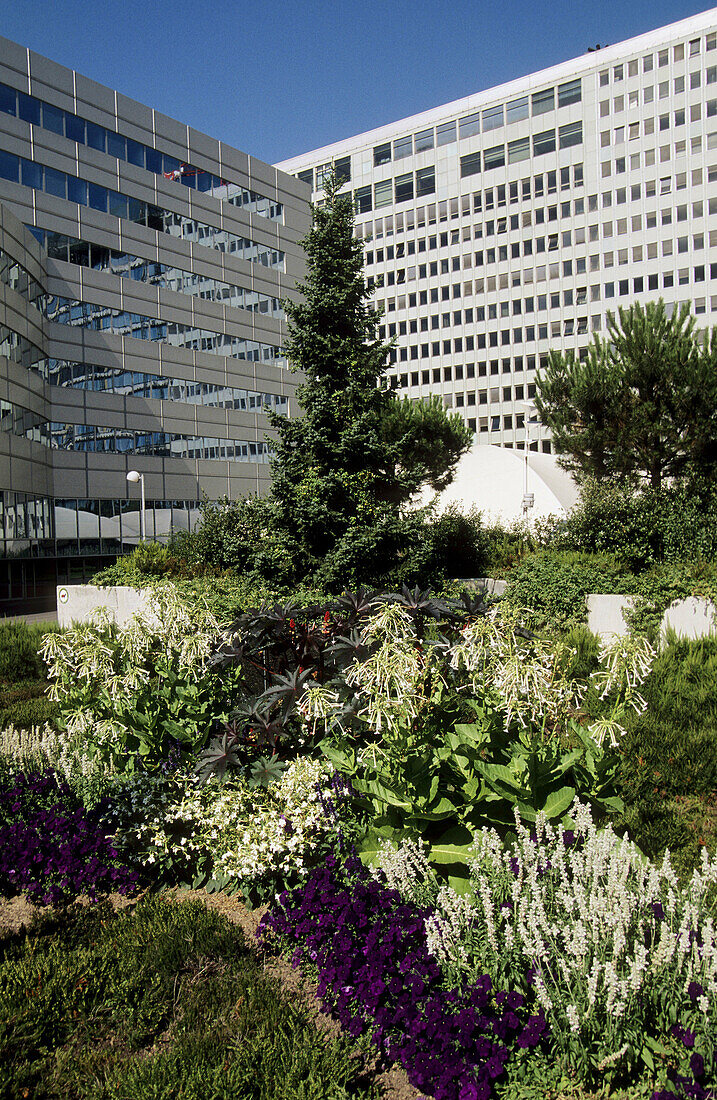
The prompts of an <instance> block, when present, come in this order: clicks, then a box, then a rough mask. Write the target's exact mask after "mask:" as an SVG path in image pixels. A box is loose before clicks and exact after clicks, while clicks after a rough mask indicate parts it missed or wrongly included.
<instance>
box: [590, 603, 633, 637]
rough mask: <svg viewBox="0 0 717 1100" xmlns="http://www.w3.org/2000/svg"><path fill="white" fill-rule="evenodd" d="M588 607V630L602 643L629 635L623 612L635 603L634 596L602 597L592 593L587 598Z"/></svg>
mask: <svg viewBox="0 0 717 1100" xmlns="http://www.w3.org/2000/svg"><path fill="white" fill-rule="evenodd" d="M586 599H587V605H588V630H591V631H592V632H593V634H597V636H598V638H600V639H602V641H609V639H610V638H614V637H616V636H618V635H619V636H622V635H623V634H627V629H628V628H627V623H626V622H625V617H624V615H623V611H626V610H627V609H628V608H630V607H632V606H633V605H634V603H635V599H634V597H633V596H613V595H610V596H601V595H597V594H596V593H594V592H591V593H590V595H589V596H587V597H586Z"/></svg>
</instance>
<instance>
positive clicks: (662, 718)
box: [620, 638, 717, 870]
mask: <svg viewBox="0 0 717 1100" xmlns="http://www.w3.org/2000/svg"><path fill="white" fill-rule="evenodd" d="M641 690H642V695H643V697H644V698H645V701H646V702H647V708H646V710H645V711H644V712H643V713H642V714H633V715H632V717H631V718H630V720H629V722H628V725H627V734H626V736H625V738H624V740H623V746H622V766H621V779H620V784H621V789H622V792H623V798H624V801H625V803H626V806H627V807H628V808H627V810H626V813H625V816H624V822H623V823H624V824H625V825H627V826H628V827H629V828H630V830H631V832H632V834H633V836H634V837H635V840H636V841H637V843H638V844H639V845H640V846H641V847H642V848H643V850H644V851H645V852H646V853H647V854H649V855H651V856H654V857H659V856H661V855H662V853H663V852H664V850H665V848H669V849H670V851H671V852H672V853H673V854H674V855H676V856H677V859H678V864H679V866H680V867H681V869H683V870H689V868H690V867H691V866H692V864H693V863H694V861H695V860H696V858H697V855H698V849H699V843H698V842H699V840H700V837H701V836H702V833H703V832H705V828H704V823H703V822H702V820H701V817H702V816H704V813H707V810H708V807H709V805H710V803H711V802H712V801H713V799H714V796H715V793H716V792H717V638H705V639H702V640H700V641H687V640H681V641H673V643H672V644H671V645H669V646H667V647H666V648H665V649H664V650H663V651H662V652H661V653H660V654H659V656H658V657H657V660H656V661H655V664H654V666H653V670H652V673H651V675H650V676H649V678H648V679H647V680H646V681H645V683H644V685H643V687H642V689H641ZM695 800H697V804H696V803H695ZM700 805H701V806H702V810H700V809H699V806H700ZM689 806H692V810H691V812H688V811H689ZM707 816H708V818H709V817H710V816H711V817H713V818H714V813H713V812H712V813H711V814H710V813H707ZM710 828H712V831H713V835H712V840H711V844H712V847H714V843H715V837H717V821H713V825H712V826H711V827H710V826H709V823H708V828H707V830H706V831H707V836H705V837H703V839H706V840H707V839H709V829H710Z"/></svg>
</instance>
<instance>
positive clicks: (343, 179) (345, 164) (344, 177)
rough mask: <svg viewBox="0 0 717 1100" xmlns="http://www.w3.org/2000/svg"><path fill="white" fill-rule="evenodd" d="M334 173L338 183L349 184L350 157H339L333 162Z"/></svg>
mask: <svg viewBox="0 0 717 1100" xmlns="http://www.w3.org/2000/svg"><path fill="white" fill-rule="evenodd" d="M334 171H335V172H336V178H337V179H338V181H339V183H342V184H343V183H350V182H351V157H339V159H338V160H336V161H334Z"/></svg>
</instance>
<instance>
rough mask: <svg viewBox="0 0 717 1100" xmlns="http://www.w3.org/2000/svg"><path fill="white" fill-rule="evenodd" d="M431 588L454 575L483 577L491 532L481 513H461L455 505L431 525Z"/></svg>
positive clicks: (487, 558)
mask: <svg viewBox="0 0 717 1100" xmlns="http://www.w3.org/2000/svg"><path fill="white" fill-rule="evenodd" d="M430 537H431V542H432V559H433V560H432V572H433V577H432V578H431V582H432V583H431V587H432V588H433V587H435V584H436V583H438V582H440V581H442V580H444V579H446V578H450V577H483V576H485V573H486V569H487V567H488V561H489V554H488V550H489V544H488V538H487V533H486V531H485V530H484V528H483V526H482V524H481V515H480V512H478V511H476V509H475V508H472V509H471V510H470V511H469V512H466V513H464V512H461V511H460V509H459V508H458V506H457V505H455V504H452V505H450V507H448V508H446V510H445V511H444V512H442V513H441V515H440V516H437V517H436V519H435V520H434V521H433V522H432V523H431V525H430Z"/></svg>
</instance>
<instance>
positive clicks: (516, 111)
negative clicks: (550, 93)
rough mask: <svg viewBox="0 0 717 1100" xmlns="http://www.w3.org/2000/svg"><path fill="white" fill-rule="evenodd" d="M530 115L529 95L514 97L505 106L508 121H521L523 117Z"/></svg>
mask: <svg viewBox="0 0 717 1100" xmlns="http://www.w3.org/2000/svg"><path fill="white" fill-rule="evenodd" d="M527 117H528V97H527V95H524V96H521V97H520V99H512V100H511V101H510V103H508V104H506V108H505V121H506V122H507V123H511V122H519V121H520V119H521V118H527Z"/></svg>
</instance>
